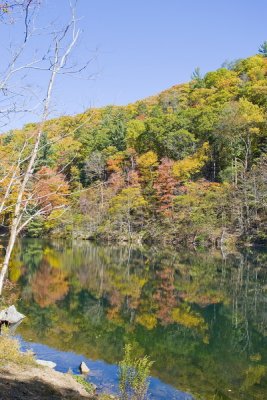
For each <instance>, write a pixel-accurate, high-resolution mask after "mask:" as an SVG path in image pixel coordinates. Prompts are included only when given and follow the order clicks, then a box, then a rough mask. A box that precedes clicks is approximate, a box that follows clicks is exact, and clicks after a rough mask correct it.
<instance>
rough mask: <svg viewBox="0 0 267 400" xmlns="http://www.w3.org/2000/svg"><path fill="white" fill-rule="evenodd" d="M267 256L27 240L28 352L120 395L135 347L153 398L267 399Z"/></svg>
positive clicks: (14, 272)
mask: <svg viewBox="0 0 267 400" xmlns="http://www.w3.org/2000/svg"><path fill="white" fill-rule="evenodd" d="M266 261H267V252H266V250H264V249H262V250H261V251H256V250H251V249H248V250H246V251H244V252H242V253H233V254H223V255H222V254H221V252H219V251H208V252H205V251H203V252H201V251H198V252H188V251H186V250H184V251H180V252H175V251H173V250H170V249H158V248H148V249H145V248H144V249H134V248H129V247H126V246H125V247H113V246H108V245H102V246H99V245H95V244H92V243H88V242H82V241H81V242H73V243H67V242H60V241H40V240H24V241H22V242H20V243H19V244H18V245H17V247H16V250H15V253H14V257H13V259H12V265H11V271H10V279H11V281H13V282H17V284H18V286H17V289H16V296H17V298H18V306H19V309H20V311H22V312H23V313H24V314H26V315H27V316H28V318H27V319H26V320H25V321H24V322H23V323H22V324H21V325H20V327H19V329H18V334H19V335H20V337H21V340H22V345H23V347H24V348H29V347H30V348H33V349H34V351H35V352H36V353H37V355H38V356H39V357H42V358H44V359H49V360H55V361H56V362H57V368H58V369H59V370H61V371H67V370H68V369H69V368H72V370H73V371H74V372H77V371H78V366H79V363H80V362H81V361H82V360H86V362H87V363H88V365H89V367H90V369H91V371H92V372H91V377H90V380H91V381H93V382H95V383H97V385H98V386H99V389H100V390H104V391H105V390H106V391H111V392H114V393H116V391H117V367H116V365H117V363H118V361H119V360H120V359H121V358H122V357H123V347H124V344H125V343H132V345H133V347H134V350H135V353H136V354H137V355H140V356H141V355H144V354H147V355H149V356H150V358H151V359H152V360H153V361H154V365H153V370H152V378H151V382H150V398H151V399H158V400H159V399H180V400H189V399H201V400H215V399H231V400H239V399H245V400H254V399H261V400H263V399H267V347H266V344H267V298H266V294H267V274H266V272H267V267H266Z"/></svg>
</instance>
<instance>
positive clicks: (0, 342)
mask: <svg viewBox="0 0 267 400" xmlns="http://www.w3.org/2000/svg"><path fill="white" fill-rule="evenodd" d="M7 363H15V364H16V365H23V366H26V365H36V363H35V360H34V356H33V353H32V352H30V351H28V352H26V353H22V352H21V351H20V345H19V342H18V340H16V339H14V338H11V337H9V336H7V335H1V336H0V367H3V366H5V365H6V364H7Z"/></svg>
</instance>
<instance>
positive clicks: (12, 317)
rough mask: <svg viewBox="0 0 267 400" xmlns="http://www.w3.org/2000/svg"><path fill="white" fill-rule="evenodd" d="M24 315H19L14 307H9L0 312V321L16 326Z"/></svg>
mask: <svg viewBox="0 0 267 400" xmlns="http://www.w3.org/2000/svg"><path fill="white" fill-rule="evenodd" d="M23 318H25V315H23V314H21V313H19V312H18V311H17V309H16V307H15V306H10V307H8V308H6V309H5V310H2V311H0V321H7V322H8V323H9V324H17V323H18V322H20V321H21V320H22V319H23Z"/></svg>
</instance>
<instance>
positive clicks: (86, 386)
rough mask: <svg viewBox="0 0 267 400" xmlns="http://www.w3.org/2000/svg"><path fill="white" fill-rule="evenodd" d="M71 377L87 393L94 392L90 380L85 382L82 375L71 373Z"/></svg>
mask: <svg viewBox="0 0 267 400" xmlns="http://www.w3.org/2000/svg"><path fill="white" fill-rule="evenodd" d="M73 378H74V379H75V381H76V382H78V383H80V384H81V385H82V386H83V387H84V389H85V390H86V391H87V392H88V393H90V394H94V392H95V387H94V386H93V385H92V384H91V383H90V382H87V381H86V380H85V379H84V377H83V376H81V375H73Z"/></svg>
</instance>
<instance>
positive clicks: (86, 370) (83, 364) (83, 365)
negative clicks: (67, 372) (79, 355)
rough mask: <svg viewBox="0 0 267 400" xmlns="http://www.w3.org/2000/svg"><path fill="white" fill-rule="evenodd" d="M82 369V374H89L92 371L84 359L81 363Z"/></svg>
mask: <svg viewBox="0 0 267 400" xmlns="http://www.w3.org/2000/svg"><path fill="white" fill-rule="evenodd" d="M80 371H81V373H82V374H89V372H90V369H89V368H88V367H87V365H86V364H85V362H84V361H83V362H82V363H81V365H80Z"/></svg>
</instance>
